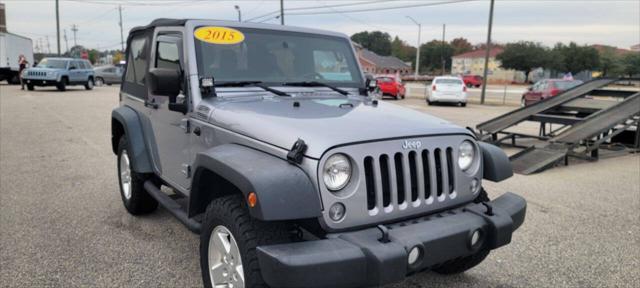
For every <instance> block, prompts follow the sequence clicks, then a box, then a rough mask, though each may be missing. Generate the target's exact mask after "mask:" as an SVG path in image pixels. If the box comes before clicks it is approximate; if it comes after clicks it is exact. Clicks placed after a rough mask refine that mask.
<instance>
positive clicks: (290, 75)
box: [195, 28, 362, 87]
mask: <svg viewBox="0 0 640 288" xmlns="http://www.w3.org/2000/svg"><path fill="white" fill-rule="evenodd" d="M234 29H236V30H238V31H240V32H242V34H244V40H243V41H241V42H240V43H237V44H213V43H209V42H205V41H201V40H199V39H198V37H196V38H195V46H196V55H197V58H198V73H199V74H200V76H201V77H214V79H215V81H216V83H221V82H232V81H233V82H236V81H262V82H264V83H267V84H275V85H277V84H282V83H286V82H289V83H291V82H300V81H317V82H321V83H326V84H330V85H335V86H342V87H360V86H362V79H361V76H360V72H359V69H358V64H357V62H356V59H355V58H354V56H353V50H352V48H351V43H350V42H349V41H348V40H347V39H342V38H339V37H330V36H322V35H315V34H306V33H294V32H283V31H273V30H264V29H249V28H234Z"/></svg>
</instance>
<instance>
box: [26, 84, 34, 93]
mask: <svg viewBox="0 0 640 288" xmlns="http://www.w3.org/2000/svg"><path fill="white" fill-rule="evenodd" d="M35 89H36V87H35V86H33V84H27V90H29V91H33V90H35Z"/></svg>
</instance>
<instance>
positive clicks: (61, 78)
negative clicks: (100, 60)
mask: <svg viewBox="0 0 640 288" xmlns="http://www.w3.org/2000/svg"><path fill="white" fill-rule="evenodd" d="M22 75H23V76H22V78H23V79H24V81H25V82H26V84H27V89H29V90H33V89H34V87H35V86H56V87H57V88H58V90H60V91H65V90H66V89H67V86H69V85H84V87H85V89H87V90H91V89H93V85H94V76H93V75H94V74H93V68H92V67H91V63H89V61H88V60H85V59H72V58H53V57H51V58H44V59H42V61H40V63H38V65H37V66H36V67H33V68H28V69H25V71H23V74H22Z"/></svg>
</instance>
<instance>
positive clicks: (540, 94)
mask: <svg viewBox="0 0 640 288" xmlns="http://www.w3.org/2000/svg"><path fill="white" fill-rule="evenodd" d="M580 84H582V81H580V80H563V79H544V80H540V81H538V82H536V84H533V86H531V87H529V89H528V91H527V92H525V93H524V94H522V100H521V104H522V106H529V105H531V104H534V103H536V102H538V101H540V100H544V99H547V98H549V97H553V96H556V95H558V94H560V93H562V92H564V91H565V90H568V89H571V88H573V87H575V86H578V85H580Z"/></svg>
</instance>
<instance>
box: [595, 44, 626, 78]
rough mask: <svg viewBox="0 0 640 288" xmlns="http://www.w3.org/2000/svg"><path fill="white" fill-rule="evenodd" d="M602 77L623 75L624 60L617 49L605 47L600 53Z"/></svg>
mask: <svg viewBox="0 0 640 288" xmlns="http://www.w3.org/2000/svg"><path fill="white" fill-rule="evenodd" d="M598 54H599V57H600V66H599V67H598V68H599V69H600V71H601V72H602V76H618V75H620V74H622V68H623V67H622V59H621V57H620V55H618V53H617V49H616V48H615V47H610V46H605V47H603V48H602V49H601V50H599V51H598Z"/></svg>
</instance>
